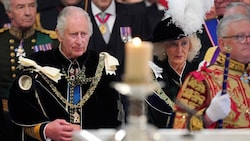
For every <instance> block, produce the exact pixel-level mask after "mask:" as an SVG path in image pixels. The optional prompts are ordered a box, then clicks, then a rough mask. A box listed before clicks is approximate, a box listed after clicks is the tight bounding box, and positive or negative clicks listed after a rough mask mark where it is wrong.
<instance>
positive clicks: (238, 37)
mask: <svg viewBox="0 0 250 141" xmlns="http://www.w3.org/2000/svg"><path fill="white" fill-rule="evenodd" d="M222 38H234V39H236V40H237V41H238V42H239V43H245V42H246V41H247V38H250V35H234V36H225V37H222Z"/></svg>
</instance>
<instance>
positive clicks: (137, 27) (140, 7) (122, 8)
mask: <svg viewBox="0 0 250 141" xmlns="http://www.w3.org/2000/svg"><path fill="white" fill-rule="evenodd" d="M102 12H103V13H106V18H107V19H106V20H101V19H100V17H101V16H100V15H99V14H100V13H102ZM88 13H89V14H90V18H91V21H92V23H93V31H94V32H93V35H92V37H91V39H90V41H89V48H90V49H92V50H94V51H97V52H102V51H106V52H108V53H110V54H111V55H113V56H115V57H116V58H118V59H119V62H120V64H121V65H120V68H119V74H120V75H121V74H122V71H123V64H124V44H125V43H126V42H127V41H128V40H130V39H131V38H132V37H134V36H138V37H141V38H142V39H146V38H147V36H148V33H149V32H147V29H146V27H147V25H146V24H148V23H147V22H146V12H145V5H144V2H142V3H131V4H123V3H118V2H116V1H115V0H106V1H105V2H103V1H101V0H92V1H91V2H89V7H88ZM104 24H106V25H107V27H105V28H103V25H104ZM103 29H105V30H103ZM108 29H109V30H108ZM106 31H108V32H109V33H108V34H109V35H108V39H107V40H105V38H104V36H103V33H104V32H105V33H106Z"/></svg>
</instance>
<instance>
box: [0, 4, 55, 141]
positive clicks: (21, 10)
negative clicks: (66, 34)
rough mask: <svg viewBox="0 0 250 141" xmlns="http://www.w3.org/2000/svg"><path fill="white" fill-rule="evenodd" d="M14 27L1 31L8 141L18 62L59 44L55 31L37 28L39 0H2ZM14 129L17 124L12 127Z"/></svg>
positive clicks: (2, 91) (0, 61) (0, 83)
mask: <svg viewBox="0 0 250 141" xmlns="http://www.w3.org/2000/svg"><path fill="white" fill-rule="evenodd" d="M2 3H3V5H4V7H5V12H6V13H7V15H8V17H9V19H10V22H11V27H4V28H1V29H0V46H1V52H2V54H1V56H0V65H1V68H0V73H1V74H2V75H1V76H0V80H1V81H0V94H1V96H2V98H3V100H2V102H3V109H4V114H5V125H4V127H5V129H6V130H4V131H5V132H6V138H10V139H6V140H18V139H13V138H14V137H15V135H13V134H12V132H13V131H14V129H12V126H11V125H12V123H11V121H10V119H9V115H8V106H7V105H8V97H9V95H8V94H9V87H10V84H11V83H12V82H13V80H14V79H15V78H16V76H17V75H18V73H19V71H18V69H17V65H18V63H17V61H18V58H19V57H23V56H29V55H30V54H31V53H33V52H37V51H45V50H49V49H52V45H53V44H56V45H57V44H58V40H57V37H56V34H55V32H54V31H48V30H43V29H40V28H37V27H35V19H36V18H35V17H36V8H37V3H36V0H2ZM13 126H14V125H13Z"/></svg>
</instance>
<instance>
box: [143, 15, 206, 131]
mask: <svg viewBox="0 0 250 141" xmlns="http://www.w3.org/2000/svg"><path fill="white" fill-rule="evenodd" d="M152 42H153V43H154V51H153V53H154V56H155V60H154V63H155V65H157V66H158V67H160V68H161V69H162V71H161V73H160V74H155V81H159V82H163V83H164V85H163V87H162V88H160V87H158V89H157V90H155V92H154V94H153V95H151V96H149V97H148V98H147V100H146V102H147V104H148V105H147V107H148V110H147V111H148V112H147V113H148V114H147V115H148V119H149V122H150V123H152V124H153V125H155V126H156V127H159V128H166V127H171V123H173V122H172V121H171V119H173V118H171V116H172V111H173V105H174V103H175V98H176V96H177V93H178V91H179V89H180V87H181V85H182V83H183V81H184V80H185V76H186V75H187V74H188V73H189V72H191V71H193V70H196V69H197V66H195V65H194V64H192V63H191V62H192V60H193V59H194V58H195V57H197V56H198V55H199V50H200V48H201V42H200V39H199V38H198V37H197V36H196V33H193V34H191V35H185V33H184V31H183V30H182V29H181V28H180V27H177V26H176V25H175V24H174V23H173V22H172V18H171V17H169V18H166V19H164V20H163V21H160V22H159V23H158V24H157V25H156V28H155V30H154V32H153V39H152ZM155 68H156V67H154V65H152V70H153V72H157V71H154V69H155ZM158 73H159V72H158Z"/></svg>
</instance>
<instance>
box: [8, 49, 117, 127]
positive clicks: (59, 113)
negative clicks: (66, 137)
mask: <svg viewBox="0 0 250 141" xmlns="http://www.w3.org/2000/svg"><path fill="white" fill-rule="evenodd" d="M31 58H32V59H33V60H35V61H36V62H37V64H39V65H41V66H51V67H56V68H58V69H60V70H63V69H64V70H66V71H67V70H68V67H69V65H70V61H69V60H68V59H66V58H65V57H64V56H63V55H62V54H61V53H60V51H59V49H58V48H57V49H55V50H51V51H48V52H39V53H35V54H32V55H31ZM98 59H99V55H98V54H97V53H95V52H92V51H87V52H86V53H84V55H82V56H81V57H79V58H77V61H78V63H79V65H80V66H82V65H85V67H86V71H85V74H86V77H93V76H95V72H96V68H97V65H98ZM24 75H28V76H30V77H31V78H32V87H31V88H30V89H29V90H22V89H20V86H19V84H18V80H19V78H20V77H22V76H24ZM114 81H116V76H115V75H112V76H111V75H106V73H105V71H103V74H102V76H101V80H100V81H99V83H98V85H97V87H96V89H95V91H94V93H93V94H92V95H91V97H90V98H89V99H88V100H87V102H86V103H85V104H84V105H83V107H82V112H81V114H82V128H84V129H96V128H116V127H118V126H119V125H120V124H121V122H120V121H118V119H117V115H118V109H117V100H118V97H119V96H118V93H117V91H116V90H114V89H113V88H111V86H110V83H111V82H114ZM53 84H54V86H56V88H57V90H58V91H59V92H60V93H61V95H62V96H63V97H64V98H66V95H67V80H66V79H65V77H64V76H63V77H62V79H61V80H59V82H58V83H55V82H53ZM89 87H90V83H88V84H83V85H82V87H81V89H82V93H83V95H84V94H85V93H86V91H87V90H88V89H89ZM36 93H37V96H36ZM37 97H39V100H40V104H39V102H38V98H37ZM40 105H42V106H40ZM41 107H43V110H42V109H41ZM9 110H10V114H11V117H12V119H13V121H14V122H15V123H17V124H18V125H22V126H32V125H34V124H38V123H46V122H49V121H53V120H55V119H58V118H61V119H65V120H67V121H69V117H70V116H69V113H68V111H67V110H66V107H65V104H64V103H63V102H62V101H61V100H60V99H59V98H58V96H56V94H55V93H54V91H53V90H52V89H51V87H50V86H49V84H48V83H46V81H45V80H44V79H43V78H42V77H41V75H39V74H38V73H37V72H34V71H24V72H22V74H21V75H20V76H19V77H18V78H17V79H16V81H15V82H14V83H13V85H12V87H11V91H10V98H9ZM43 111H45V113H46V114H44V112H43Z"/></svg>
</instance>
